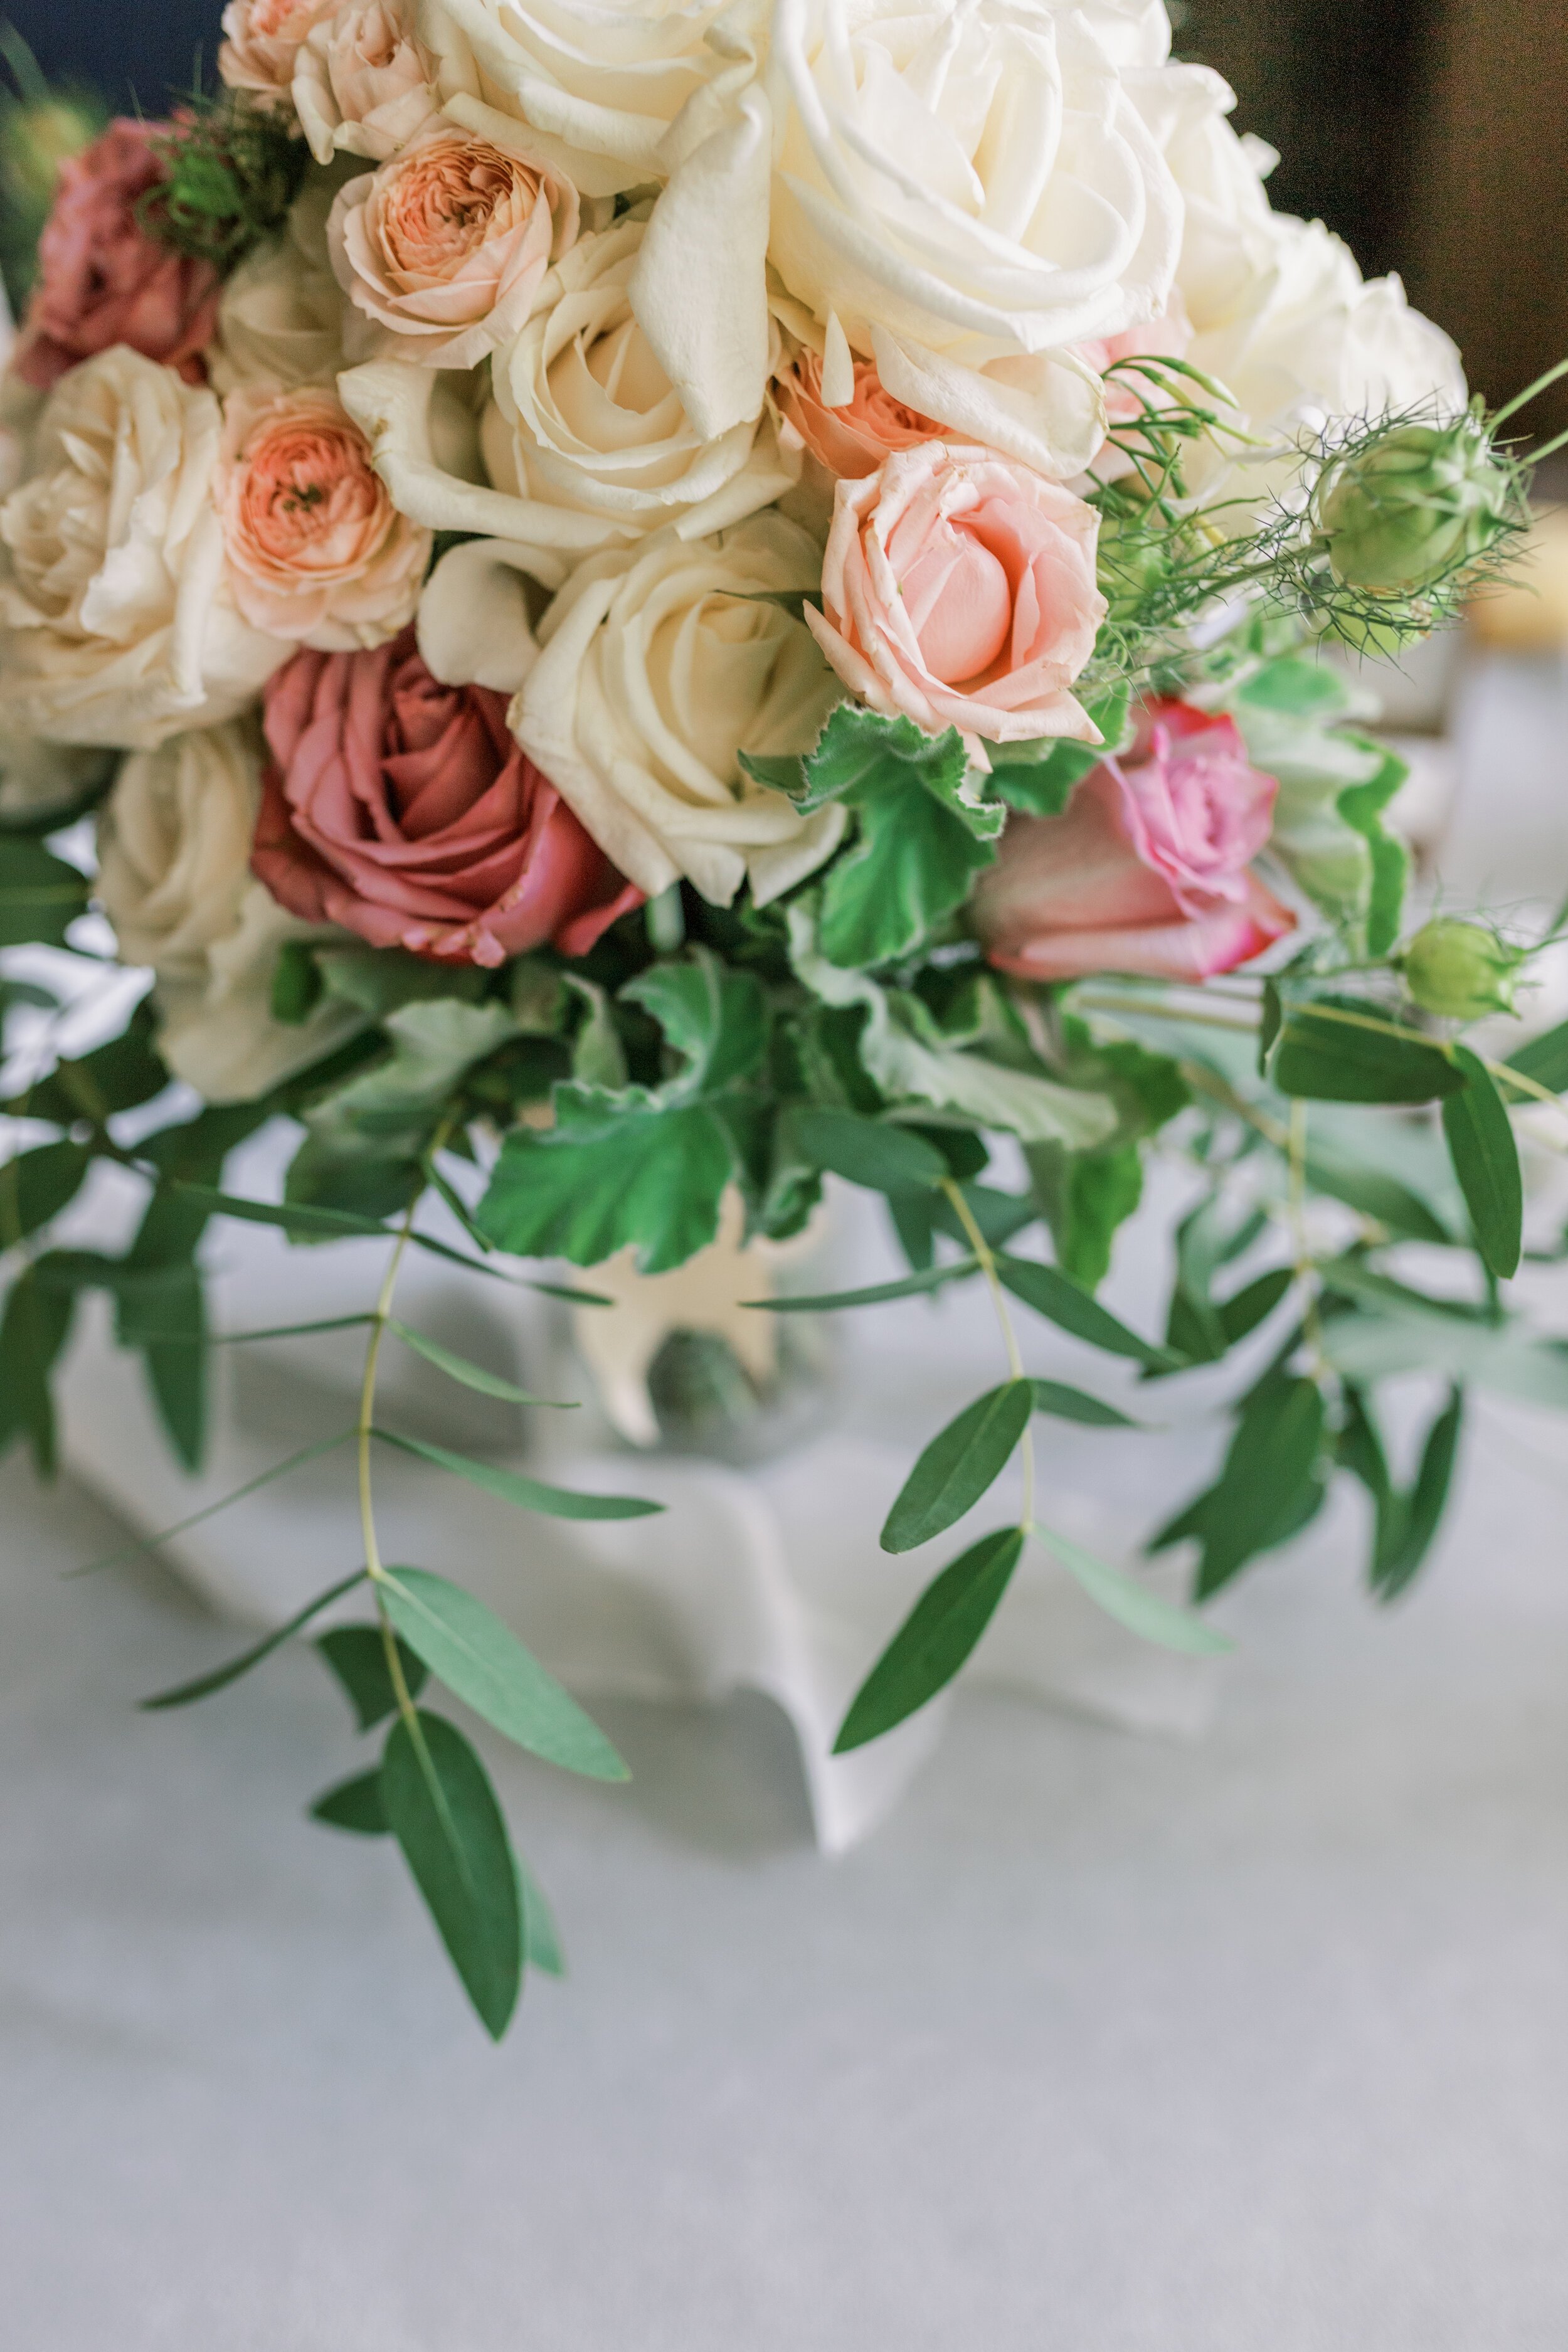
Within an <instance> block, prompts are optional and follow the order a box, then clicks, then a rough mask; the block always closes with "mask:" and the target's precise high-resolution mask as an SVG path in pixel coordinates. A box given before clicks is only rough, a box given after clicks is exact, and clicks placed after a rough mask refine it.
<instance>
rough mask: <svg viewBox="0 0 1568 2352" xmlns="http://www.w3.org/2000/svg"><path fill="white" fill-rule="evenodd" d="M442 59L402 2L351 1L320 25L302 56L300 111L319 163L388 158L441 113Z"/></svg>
mask: <svg viewBox="0 0 1568 2352" xmlns="http://www.w3.org/2000/svg"><path fill="white" fill-rule="evenodd" d="M436 73H437V67H436V60H435V58H433V57H432V56H431V55H430V52H429V50H428V49H426V47H425V46H424V44H423V42H421V41H420V40H419V39H418V38H417V37H416V34H415V31H414V26H413V10H412V7H411V6H406V5H401V4H400V0H349V5H347V6H346V7H343V8H341V9H340V10H339V12H338V14H337V15H336V16H329V17H327V18H326V19H325V20H324V21H323V22H322V23H321V24H319V25H316V26H313V27H312V29H311V31H310V35H309V37H308V38H307V39H306V40H305V41H304V42H303V43H302V44H301V46H300V49H299V50H298V52H297V53H296V55H295V58H294V81H293V95H294V111H295V112H296V113H297V114H298V116H299V118H300V129H301V130H302V131H304V133H305V136H306V138H307V139H308V140H309V142H310V152H311V154H312V155H313V156H314V157H315V159H316V161H317V163H331V160H332V157H333V154H334V153H335V152H337V151H338V150H339V149H342V152H344V153H345V154H350V155H368V156H369V157H370V158H371V159H372V161H373V162H374V163H385V161H386V159H387V157H388V156H389V155H395V154H396V152H397V151H398V149H399V148H400V147H405V146H406V145H407V144H408V142H409V141H410V140H411V139H412V138H413V136H414V134H415V132H416V131H418V130H421V129H423V127H424V125H425V124H426V122H428V121H430V119H431V117H432V116H433V115H434V114H435V113H436V112H437V110H438V108H439V104H440V101H439V100H438V99H437V94H436Z"/></svg>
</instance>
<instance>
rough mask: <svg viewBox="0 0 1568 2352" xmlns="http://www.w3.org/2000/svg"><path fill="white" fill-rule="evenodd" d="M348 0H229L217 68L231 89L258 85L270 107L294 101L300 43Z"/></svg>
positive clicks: (259, 92)
mask: <svg viewBox="0 0 1568 2352" xmlns="http://www.w3.org/2000/svg"><path fill="white" fill-rule="evenodd" d="M341 5H342V0H228V6H227V7H226V9H225V10H224V12H223V29H224V35H225V38H224V40H223V43H222V46H221V47H220V48H219V50H218V53H217V69H218V72H219V74H220V76H221V77H222V79H224V80H225V81H226V83H227V84H228V86H229V88H230V89H253V90H255V91H257V92H258V95H260V96H261V97H262V98H264V99H265V100H267V102H268V104H269V105H273V106H283V105H286V104H287V103H288V102H289V83H290V82H291V81H292V80H293V79H294V63H295V59H296V58H297V57H298V55H299V51H300V44H301V43H302V42H303V41H304V39H305V37H306V36H307V34H309V33H310V30H311V28H312V27H313V26H317V25H320V24H321V23H322V22H323V21H324V20H325V19H326V18H327V17H329V16H334V15H335V14H336V12H337V10H338V9H339V7H341Z"/></svg>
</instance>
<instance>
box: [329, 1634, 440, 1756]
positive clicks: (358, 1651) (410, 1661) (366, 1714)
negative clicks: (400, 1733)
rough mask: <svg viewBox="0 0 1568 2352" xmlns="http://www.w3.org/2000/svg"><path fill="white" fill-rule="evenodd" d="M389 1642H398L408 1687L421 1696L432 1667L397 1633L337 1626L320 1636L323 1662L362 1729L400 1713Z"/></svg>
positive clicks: (405, 1683) (411, 1691)
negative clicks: (401, 1639)
mask: <svg viewBox="0 0 1568 2352" xmlns="http://www.w3.org/2000/svg"><path fill="white" fill-rule="evenodd" d="M388 1641H392V1642H395V1643H396V1647H397V1663H398V1664H399V1666H400V1667H401V1669H402V1673H403V1681H404V1687H405V1690H406V1691H407V1693H408V1696H409V1697H410V1698H417V1697H418V1696H419V1694H420V1692H421V1690H423V1688H424V1687H425V1678H426V1673H427V1672H428V1669H427V1667H426V1664H425V1662H424V1660H423V1659H422V1658H418V1657H416V1655H415V1654H414V1652H413V1651H412V1650H411V1649H410V1648H409V1647H408V1645H407V1643H405V1642H402V1641H399V1640H398V1637H397V1635H396V1634H395V1633H393V1634H386V1633H383V1632H382V1629H381V1627H380V1626H379V1625H333V1626H331V1628H330V1629H329V1630H328V1631H327V1632H326V1633H321V1634H318V1636H317V1638H316V1647H317V1649H318V1650H319V1651H320V1653H321V1658H322V1661H323V1663H324V1664H326V1665H327V1666H329V1667H330V1668H331V1672H332V1673H333V1674H334V1675H336V1677H337V1679H338V1682H339V1683H340V1684H341V1685H342V1689H343V1691H344V1693H345V1695H346V1696H347V1698H348V1702H349V1705H350V1706H352V1707H353V1711H354V1725H355V1728H356V1729H357V1730H360V1731H372V1730H374V1727H375V1726H376V1725H377V1724H378V1723H384V1722H385V1720H386V1718H387V1717H388V1716H389V1715H395V1713H396V1712H397V1706H398V1697H397V1691H396V1689H395V1685H394V1683H393V1679H392V1671H391V1668H390V1667H389V1666H388V1664H387V1662H386V1645H387V1643H388Z"/></svg>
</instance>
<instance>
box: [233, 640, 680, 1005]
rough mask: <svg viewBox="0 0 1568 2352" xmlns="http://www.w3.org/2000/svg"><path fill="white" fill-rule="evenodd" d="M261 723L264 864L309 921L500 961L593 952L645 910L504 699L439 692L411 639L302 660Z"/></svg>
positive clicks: (278, 681)
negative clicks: (513, 721) (515, 733)
mask: <svg viewBox="0 0 1568 2352" xmlns="http://www.w3.org/2000/svg"><path fill="white" fill-rule="evenodd" d="M264 725H265V728H266V733H267V740H268V746H269V748H270V750H271V752H272V759H273V762H274V764H272V765H271V766H269V768H268V772H267V775H266V777H265V780H264V782H263V787H262V803H261V815H260V818H259V820H258V824H257V829H256V843H255V847H254V849H253V851H252V853H251V864H252V866H253V868H254V870H255V872H256V873H257V874H258V876H259V877H260V879H261V880H262V881H263V882H264V883H265V884H266V885H267V887H268V890H270V891H271V893H272V895H273V897H274V898H276V899H278V900H279V903H280V904H281V905H283V906H285V907H287V908H289V912H290V913H291V914H295V915H300V916H302V917H303V918H304V919H306V920H307V921H309V922H329V923H341V924H342V926H343V928H344V929H347V930H351V931H357V932H358V933H359V935H360V937H361V938H362V939H365V940H370V941H371V943H372V945H373V946H375V947H378V948H391V947H401V948H407V949H410V950H412V951H413V953H414V954H416V955H423V956H431V957H437V958H439V959H441V960H442V961H447V962H452V963H477V964H485V965H492V964H499V963H503V962H504V961H506V959H507V957H508V956H514V955H523V954H526V953H527V951H528V950H530V949H531V948H537V947H540V946H542V944H543V943H544V941H546V940H549V941H550V942H551V944H552V946H554V947H556V948H558V949H559V950H561V952H562V954H563V955H569V956H574V955H586V954H587V952H588V950H589V949H590V948H591V947H592V946H593V945H594V942H595V940H597V939H598V938H599V936H600V934H601V932H603V931H604V930H605V929H607V928H608V926H609V925H610V924H611V923H613V922H614V921H615V920H616V917H617V916H619V915H623V914H625V913H626V910H627V908H631V907H637V906H640V905H641V904H642V893H641V891H640V890H637V888H635V887H633V885H632V884H630V883H629V882H627V881H626V878H625V877H624V876H622V875H620V874H618V873H617V872H616V869H615V867H614V866H612V865H611V864H610V862H609V859H608V858H607V857H605V855H604V853H603V851H602V850H600V849H599V848H598V847H597V846H596V845H595V843H594V841H593V840H592V839H591V838H590V836H589V835H588V834H587V833H585V832H584V828H583V826H582V825H581V824H579V823H578V821H577V819H576V818H575V817H574V815H573V814H572V812H571V810H570V809H569V808H568V807H567V806H566V804H565V803H564V802H563V800H562V798H561V796H560V794H559V793H557V792H556V790H555V787H554V785H553V784H552V783H550V782H548V781H547V779H546V778H545V777H543V776H542V775H541V774H540V772H539V770H538V769H537V768H536V767H534V766H533V764H532V762H531V761H530V760H528V759H527V758H525V756H524V754H523V752H522V751H521V748H520V747H519V745H518V744H517V743H516V742H514V741H513V740H512V738H511V736H510V734H509V733H508V731H507V725H506V697H505V695H504V694H492V693H491V692H490V691H489V688H485V687H482V686H463V687H452V686H441V685H439V684H438V683H437V680H436V679H435V678H433V677H431V675H430V672H429V671H428V669H426V666H425V664H424V662H423V661H422V660H421V659H420V657H419V655H418V653H417V652H416V650H415V644H414V633H413V631H412V630H411V629H410V630H406V631H405V633H404V635H402V636H401V637H399V638H398V639H397V641H396V643H395V645H390V646H379V647H378V648H377V649H376V651H375V652H374V653H360V654H334V655H331V656H324V655H321V654H314V653H300V654H296V655H295V656H294V658H293V659H292V661H289V662H288V663H286V664H285V665H284V667H283V668H282V669H280V670H279V671H277V672H276V673H275V674H274V676H273V677H272V678H271V679H270V681H269V682H268V687H267V691H266V706H265V719H264Z"/></svg>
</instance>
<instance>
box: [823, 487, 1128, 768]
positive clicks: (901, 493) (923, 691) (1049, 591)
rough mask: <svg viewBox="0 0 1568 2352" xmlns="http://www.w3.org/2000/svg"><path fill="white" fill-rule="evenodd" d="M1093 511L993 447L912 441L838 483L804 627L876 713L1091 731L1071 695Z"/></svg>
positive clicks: (1009, 732) (933, 730)
mask: <svg viewBox="0 0 1568 2352" xmlns="http://www.w3.org/2000/svg"><path fill="white" fill-rule="evenodd" d="M1099 530H1100V518H1099V516H1098V514H1097V513H1096V512H1095V510H1094V509H1093V508H1092V507H1090V506H1087V505H1085V503H1084V501H1083V500H1082V499H1078V498H1075V497H1074V496H1073V495H1072V493H1071V491H1069V490H1065V489H1063V488H1061V487H1060V486H1059V485H1058V484H1057V483H1055V482H1047V480H1046V479H1045V478H1044V477H1043V476H1042V475H1039V474H1036V473H1032V472H1031V471H1030V469H1029V468H1028V467H1026V466H1020V465H1018V464H1017V463H1016V462H1015V460H1014V459H1012V458H1010V457H999V456H998V455H997V454H996V452H995V451H994V450H991V449H982V448H978V447H975V446H971V445H967V444H964V443H952V442H944V441H926V442H922V443H921V445H920V446H918V447H915V448H912V449H903V450H899V451H897V452H895V454H894V455H893V456H892V457H889V458H888V459H887V461H886V463H885V464H883V465H882V466H881V467H879V469H878V470H877V472H876V473H874V474H868V475H867V476H866V477H865V478H864V479H863V480H859V481H841V482H840V483H839V485H838V488H837V493H836V496H835V505H834V515H833V528H832V530H831V531H830V532H829V534H828V541H827V551H826V556H825V557H824V560H823V567H822V600H823V610H822V612H821V613H816V612H815V611H812V610H810V609H809V608H808V610H807V612H806V615H805V618H806V621H807V624H808V625H809V626H810V628H811V630H812V633H813V635H815V636H816V641H817V643H818V645H819V646H821V647H822V650H823V652H824V653H825V654H826V656H827V658H828V660H829V661H830V662H831V663H832V665H833V667H834V668H835V669H836V670H837V673H838V675H839V677H841V678H842V679H843V680H844V683H845V684H846V686H847V687H849V688H851V690H852V691H853V692H854V693H856V694H858V695H860V696H861V697H862V698H864V699H865V701H867V702H868V703H869V705H870V707H871V709H873V710H879V711H880V712H881V713H882V715H883V717H884V718H888V719H896V718H899V717H900V716H902V717H904V718H906V719H913V720H914V722H915V725H916V726H917V727H921V728H923V729H924V730H925V731H926V733H927V734H929V735H940V734H942V732H943V731H944V730H946V729H947V728H949V727H956V728H957V729H958V730H959V732H960V733H961V734H962V735H963V737H964V739H965V740H966V741H967V742H969V744H970V745H971V747H972V750H973V751H974V753H975V756H976V757H977V758H978V759H980V760H981V761H984V754H983V753H982V752H980V751H979V748H978V747H979V746H980V744H981V743H982V742H992V743H1026V742H1036V741H1038V740H1041V739H1042V738H1043V737H1045V736H1047V735H1065V736H1073V737H1077V738H1078V739H1079V740H1083V741H1087V742H1095V741H1098V740H1099V738H1098V736H1097V734H1096V731H1095V728H1094V723H1093V721H1092V720H1091V719H1090V718H1089V714H1088V712H1087V711H1086V710H1085V709H1084V708H1083V706H1082V705H1081V703H1079V701H1078V700H1077V699H1076V698H1074V696H1073V695H1072V693H1071V692H1070V690H1069V689H1070V688H1071V686H1072V682H1073V680H1074V679H1075V678H1076V677H1078V674H1079V671H1080V670H1081V669H1082V667H1083V666H1084V664H1085V663H1086V662H1087V661H1088V659H1089V655H1090V654H1091V653H1092V652H1093V650H1094V641H1095V635H1096V633H1097V631H1098V630H1099V627H1100V622H1101V621H1102V620H1103V619H1104V617H1105V612H1106V605H1105V599H1104V598H1103V597H1102V596H1101V595H1100V591H1099V589H1098V588H1097V586H1096V585H1095V547H1096V542H1097V540H1098V537H1099Z"/></svg>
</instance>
